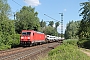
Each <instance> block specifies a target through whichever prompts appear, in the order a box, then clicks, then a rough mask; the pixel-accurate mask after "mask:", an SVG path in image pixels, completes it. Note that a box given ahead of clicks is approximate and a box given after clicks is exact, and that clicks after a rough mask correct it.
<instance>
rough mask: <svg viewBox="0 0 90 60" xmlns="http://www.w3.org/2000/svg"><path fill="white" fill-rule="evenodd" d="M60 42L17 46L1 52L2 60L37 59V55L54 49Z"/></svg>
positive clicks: (0, 58) (0, 57)
mask: <svg viewBox="0 0 90 60" xmlns="http://www.w3.org/2000/svg"><path fill="white" fill-rule="evenodd" d="M59 44H60V43H57V42H54V43H48V44H43V45H37V46H33V47H26V48H21V47H20V48H17V49H11V50H8V51H4V53H3V52H0V60H30V59H31V60H35V59H38V58H36V56H37V55H40V54H41V53H45V52H48V51H50V50H51V49H54V47H56V46H57V45H59Z"/></svg>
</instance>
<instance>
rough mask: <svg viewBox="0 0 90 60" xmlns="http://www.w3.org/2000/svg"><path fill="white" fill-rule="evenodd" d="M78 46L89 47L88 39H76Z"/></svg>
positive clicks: (89, 41)
mask: <svg viewBox="0 0 90 60" xmlns="http://www.w3.org/2000/svg"><path fill="white" fill-rule="evenodd" d="M78 46H79V47H83V48H90V39H81V40H79V41H78Z"/></svg>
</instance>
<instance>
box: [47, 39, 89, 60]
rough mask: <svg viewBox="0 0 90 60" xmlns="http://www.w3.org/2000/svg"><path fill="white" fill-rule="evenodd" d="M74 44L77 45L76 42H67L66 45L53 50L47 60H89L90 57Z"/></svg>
mask: <svg viewBox="0 0 90 60" xmlns="http://www.w3.org/2000/svg"><path fill="white" fill-rule="evenodd" d="M70 41H71V42H70ZM72 42H74V43H75V44H76V40H75V41H74V40H69V41H68V40H66V41H65V42H64V44H62V45H60V46H58V47H57V48H55V49H53V50H51V51H50V52H49V56H48V59H47V60H89V59H90V57H88V56H87V55H85V54H84V53H82V52H81V51H79V49H78V47H77V46H75V45H73V44H72Z"/></svg>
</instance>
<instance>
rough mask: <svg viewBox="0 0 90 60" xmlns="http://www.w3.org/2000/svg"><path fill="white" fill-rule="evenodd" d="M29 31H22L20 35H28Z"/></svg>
mask: <svg viewBox="0 0 90 60" xmlns="http://www.w3.org/2000/svg"><path fill="white" fill-rule="evenodd" d="M30 34H31V32H22V35H30Z"/></svg>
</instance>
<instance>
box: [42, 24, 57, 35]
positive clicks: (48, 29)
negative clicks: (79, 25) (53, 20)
mask: <svg viewBox="0 0 90 60" xmlns="http://www.w3.org/2000/svg"><path fill="white" fill-rule="evenodd" d="M43 32H44V33H45V34H47V35H53V36H57V35H58V33H57V31H56V30H55V28H53V27H51V26H47V27H45V30H44V31H43Z"/></svg>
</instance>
